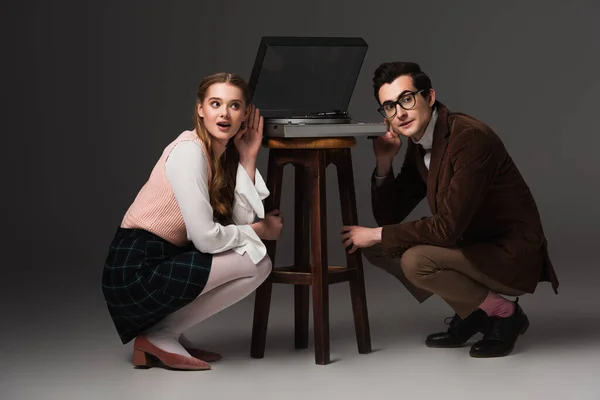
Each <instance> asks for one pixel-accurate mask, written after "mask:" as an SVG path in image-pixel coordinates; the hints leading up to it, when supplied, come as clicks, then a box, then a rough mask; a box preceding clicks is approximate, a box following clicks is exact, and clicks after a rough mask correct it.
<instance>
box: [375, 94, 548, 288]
mask: <svg viewBox="0 0 600 400" xmlns="http://www.w3.org/2000/svg"><path fill="white" fill-rule="evenodd" d="M437 107H438V119H437V123H436V125H435V129H434V133H433V144H432V149H431V161H430V165H429V171H428V170H427V168H426V166H425V163H424V161H423V156H424V154H425V152H424V150H423V148H422V147H421V146H420V145H417V144H414V143H413V142H412V140H408V141H407V142H408V148H407V150H406V155H405V159H404V164H403V166H402V169H401V171H400V173H399V174H398V176H396V177H395V178H394V171H393V170H390V172H389V174H388V176H387V177H386V179H385V181H384V182H383V184H382V185H380V186H379V187H378V186H377V185H376V184H375V171H374V172H373V175H372V177H371V194H372V207H373V214H374V217H375V220H376V221H377V223H378V224H379V226H382V227H383V229H382V246H383V247H384V248H385V249H386V253H387V254H389V255H390V256H391V257H395V256H396V257H397V256H400V255H401V254H402V253H403V251H404V250H406V249H407V248H410V247H412V246H416V245H421V244H428V245H433V246H442V247H458V248H460V249H462V251H463V254H464V255H465V257H467V259H469V260H470V261H471V262H472V263H473V265H474V266H475V267H476V268H477V269H479V270H480V271H481V272H482V273H484V274H486V275H488V276H489V277H490V278H492V279H495V280H496V281H498V282H500V283H503V284H504V285H506V286H508V287H511V288H514V289H518V290H522V291H524V292H528V293H533V292H534V291H535V288H536V286H537V284H538V282H541V281H547V282H550V283H551V284H552V288H553V289H554V292H555V293H558V285H559V283H558V279H557V277H556V274H555V271H554V267H553V265H552V262H551V261H550V258H549V256H548V250H547V241H546V238H545V236H544V232H543V228H542V223H541V220H540V215H539V213H538V209H537V206H536V203H535V200H534V198H533V196H532V194H531V191H530V190H529V187H528V186H527V184H526V183H525V181H524V179H523V177H522V176H521V174H520V172H519V170H518V169H517V167H516V165H515V163H514V162H513V160H512V159H511V157H510V156H509V154H508V152H507V150H506V148H505V147H504V145H503V143H502V141H501V140H500V138H499V137H498V136H497V135H496V134H495V133H494V132H493V131H492V130H491V129H490V128H489V127H488V126H486V125H485V124H483V123H482V122H480V121H478V120H476V119H475V118H473V117H471V116H469V115H466V114H462V113H454V112H451V111H449V110H448V109H447V108H446V107H445V106H444V105H443V104H441V103H439V102H438V104H437ZM424 197H427V202H428V203H429V207H430V210H431V214H432V215H431V216H430V217H425V218H422V219H421V220H417V221H406V222H403V221H404V219H405V218H406V217H407V216H408V215H409V214H410V213H411V212H412V211H413V210H414V208H415V207H416V206H417V204H418V203H419V202H420V201H421V200H422V199H423V198H424Z"/></svg>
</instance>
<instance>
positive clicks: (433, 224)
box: [382, 128, 498, 248]
mask: <svg viewBox="0 0 600 400" xmlns="http://www.w3.org/2000/svg"><path fill="white" fill-rule="evenodd" d="M495 146H496V142H495V141H494V140H493V139H491V138H490V137H488V136H487V135H486V134H485V133H484V132H481V131H478V130H475V129H473V128H470V129H468V130H464V131H462V132H460V133H458V134H457V136H456V137H455V138H453V139H452V140H451V142H450V143H449V145H448V149H447V150H446V151H447V152H449V154H448V157H447V158H446V159H447V160H448V161H447V164H445V165H441V166H440V168H452V169H453V176H452V178H451V180H450V184H449V185H448V186H447V187H445V188H439V189H438V193H437V194H436V200H437V205H438V206H437V212H436V213H435V214H434V215H432V216H431V217H427V218H423V219H421V220H418V221H409V222H405V223H400V224H389V225H386V226H384V227H383V229H382V243H384V244H388V245H393V246H400V247H406V248H408V247H411V246H415V245H419V244H429V245H434V246H441V247H451V246H454V245H456V243H457V242H458V240H459V239H460V237H461V236H462V234H463V232H464V230H465V229H466V227H467V226H468V225H469V223H470V221H471V219H472V217H473V215H474V214H475V213H476V212H477V211H478V210H479V207H480V205H481V203H482V201H483V200H484V198H485V195H486V192H487V190H488V188H489V186H490V183H491V182H492V180H493V178H494V176H495V175H496V173H497V168H498V152H497V151H495Z"/></svg>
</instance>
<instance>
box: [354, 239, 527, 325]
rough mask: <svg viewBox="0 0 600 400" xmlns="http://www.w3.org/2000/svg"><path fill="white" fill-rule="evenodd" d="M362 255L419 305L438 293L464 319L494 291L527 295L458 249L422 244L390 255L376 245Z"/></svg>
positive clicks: (509, 294)
mask: <svg viewBox="0 0 600 400" xmlns="http://www.w3.org/2000/svg"><path fill="white" fill-rule="evenodd" d="M362 253H363V254H364V255H365V257H366V259H367V260H368V261H369V262H370V263H371V264H373V265H375V266H376V267H379V268H382V269H383V270H385V271H387V272H388V273H390V274H392V275H394V276H395V277H396V278H398V279H399V280H400V282H402V284H403V285H404V286H405V287H406V289H407V290H408V291H409V292H410V293H411V294H412V295H413V297H415V299H417V301H418V302H419V303H422V302H424V301H425V300H427V299H428V298H429V297H430V296H431V295H432V294H437V295H438V296H440V297H441V298H442V299H444V301H445V302H446V303H448V305H450V307H452V309H453V310H454V311H455V312H456V313H457V314H458V315H459V316H460V317H461V318H466V317H468V316H469V315H470V314H471V313H472V312H473V311H475V310H477V308H478V307H479V305H480V304H481V303H482V302H483V300H485V298H486V297H487V295H488V293H489V291H490V290H491V291H493V292H496V293H498V294H504V295H508V296H520V295H522V294H524V292H522V291H519V290H516V289H511V288H509V287H507V286H504V285H503V284H501V283H499V282H497V281H495V280H493V279H491V278H489V277H488V276H486V275H484V274H482V273H481V272H480V271H479V270H477V269H476V268H475V267H474V266H473V265H472V264H471V262H470V261H469V260H467V258H466V257H465V256H464V255H463V253H462V251H461V250H460V249H458V248H447V247H437V246H428V245H420V246H415V247H411V248H410V249H408V250H406V251H404V252H403V253H390V252H389V251H386V250H385V249H384V248H383V246H381V245H380V244H376V245H374V246H372V247H370V248H365V249H362ZM390 254H393V255H390Z"/></svg>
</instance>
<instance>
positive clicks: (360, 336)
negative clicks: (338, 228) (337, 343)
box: [335, 149, 371, 354]
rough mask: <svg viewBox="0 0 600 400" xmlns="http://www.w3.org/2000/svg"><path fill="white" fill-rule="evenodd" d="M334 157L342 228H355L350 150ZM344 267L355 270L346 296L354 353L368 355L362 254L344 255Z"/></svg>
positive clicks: (368, 337) (355, 216) (369, 339)
mask: <svg viewBox="0 0 600 400" xmlns="http://www.w3.org/2000/svg"><path fill="white" fill-rule="evenodd" d="M336 155H337V157H336V162H335V165H336V167H337V175H338V186H339V193H340V202H341V207H342V222H343V224H344V225H358V215H357V212H356V194H355V191H354V173H353V171H352V158H351V152H350V149H342V150H341V151H339V152H338V153H337V154H336ZM346 262H347V265H348V268H354V269H356V274H355V275H354V277H353V278H352V279H351V280H350V297H351V299H352V311H353V313H354V330H355V332H356V341H357V345H358V352H359V353H360V354H365V353H370V352H371V334H370V328H369V315H368V312H367V295H366V291H365V280H364V273H363V264H362V255H361V252H360V250H358V251H356V252H354V253H353V254H349V253H348V252H346Z"/></svg>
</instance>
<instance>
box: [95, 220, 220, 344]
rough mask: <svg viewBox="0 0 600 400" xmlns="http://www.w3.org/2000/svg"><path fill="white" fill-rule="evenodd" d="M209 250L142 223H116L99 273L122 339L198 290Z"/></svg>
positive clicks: (208, 261) (206, 271) (208, 263)
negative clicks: (145, 227)
mask: <svg viewBox="0 0 600 400" xmlns="http://www.w3.org/2000/svg"><path fill="white" fill-rule="evenodd" d="M211 264H212V255H211V254H205V253H202V252H200V251H198V250H197V249H196V248H195V247H194V246H193V245H190V246H187V247H178V246H175V245H174V244H172V243H170V242H168V241H166V240H164V239H162V238H160V237H158V236H156V235H154V234H153V233H150V232H148V231H145V230H142V229H125V228H121V227H119V228H118V229H117V232H116V234H115V237H114V239H113V241H112V243H111V245H110V248H109V252H108V256H107V258H106V262H105V264H104V269H103V273H102V292H103V294H104V298H105V300H106V305H107V307H108V311H109V313H110V316H111V318H112V321H113V323H114V325H115V328H116V329H117V333H118V334H119V338H120V339H121V341H122V342H123V344H126V343H127V342H129V341H131V340H132V339H135V337H136V336H137V335H138V334H139V333H140V332H143V331H144V330H146V329H148V328H150V327H151V326H153V325H154V324H156V323H157V322H158V321H160V320H161V319H163V318H164V317H166V316H167V315H169V314H171V313H172V312H174V311H176V310H178V309H180V308H181V307H183V306H185V305H187V304H188V303H189V302H191V301H192V300H194V299H195V298H196V297H198V296H199V295H200V293H201V292H202V290H203V289H204V286H205V285H206V281H207V280H208V275H209V273H210V268H211Z"/></svg>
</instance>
